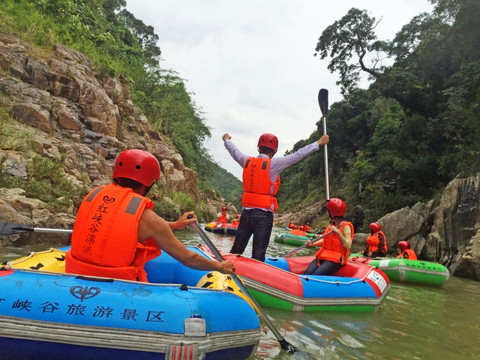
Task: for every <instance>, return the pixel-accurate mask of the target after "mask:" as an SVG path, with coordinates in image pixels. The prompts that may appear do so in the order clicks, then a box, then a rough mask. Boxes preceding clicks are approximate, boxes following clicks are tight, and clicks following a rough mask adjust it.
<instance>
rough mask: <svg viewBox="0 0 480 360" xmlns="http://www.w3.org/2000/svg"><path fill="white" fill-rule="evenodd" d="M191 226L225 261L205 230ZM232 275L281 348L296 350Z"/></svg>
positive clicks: (195, 225)
mask: <svg viewBox="0 0 480 360" xmlns="http://www.w3.org/2000/svg"><path fill="white" fill-rule="evenodd" d="M191 226H192V228H193V229H194V230H195V231H196V232H197V234H198V235H199V236H200V237H201V238H202V240H203V241H204V242H205V244H207V246H208V248H209V249H210V250H211V251H212V252H213V254H214V255H215V257H216V258H217V259H218V260H219V261H225V258H224V257H223V256H222V254H220V252H219V251H218V250H217V248H216V247H215V245H214V244H213V243H212V241H211V240H210V238H209V237H208V236H207V234H205V232H204V231H203V230H202V229H201V228H200V227H199V226H198V224H197V223H193V224H191ZM232 276H233V279H234V280H235V282H236V283H237V285H238V286H239V288H240V290H242V291H243V293H244V294H245V295H246V296H247V297H248V298H249V299H250V301H251V302H252V303H253V304H254V305H255V306H256V307H257V309H258V311H259V312H260V314H261V315H262V317H263V320H265V322H266V323H267V326H268V327H269V328H270V330H271V331H272V333H273V334H274V335H275V337H276V338H277V340H278V342H279V343H280V345H281V346H282V349H284V350H286V351H288V352H289V353H294V352H296V351H297V350H298V349H297V348H296V347H295V346H293V345H292V344H290V343H289V342H288V341H287V340H285V338H284V337H283V336H282V335H281V334H280V332H279V331H278V330H277V329H276V328H275V325H274V324H273V323H272V322H271V320H270V319H269V318H268V316H267V314H266V313H265V311H263V309H262V308H261V307H260V305H259V304H258V302H257V300H255V298H254V297H253V296H252V295H251V294H250V292H249V291H248V289H247V287H246V286H245V285H244V284H243V282H242V281H241V280H240V279H239V278H238V275H237V274H235V273H233V274H232Z"/></svg>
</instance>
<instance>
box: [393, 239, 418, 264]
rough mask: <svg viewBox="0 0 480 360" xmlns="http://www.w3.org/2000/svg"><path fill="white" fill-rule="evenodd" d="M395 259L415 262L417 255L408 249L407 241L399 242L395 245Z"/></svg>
mask: <svg viewBox="0 0 480 360" xmlns="http://www.w3.org/2000/svg"><path fill="white" fill-rule="evenodd" d="M397 253H398V256H397V259H400V258H404V259H410V260H417V254H415V251H413V249H411V248H410V243H409V242H408V241H400V242H399V243H398V244H397Z"/></svg>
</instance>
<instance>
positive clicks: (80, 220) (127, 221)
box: [65, 183, 161, 281]
mask: <svg viewBox="0 0 480 360" xmlns="http://www.w3.org/2000/svg"><path fill="white" fill-rule="evenodd" d="M145 208H148V209H153V202H152V201H151V200H149V199H147V198H146V197H143V196H140V195H138V194H135V193H134V192H133V191H132V189H129V188H124V187H121V186H118V185H115V184H113V183H112V184H110V185H107V186H100V187H97V188H95V189H94V190H92V191H91V192H90V193H89V194H88V195H87V196H86V197H85V199H84V200H83V202H82V205H81V206H80V209H79V211H78V214H77V217H76V219H75V224H74V227H73V234H72V246H71V249H70V250H69V251H67V254H66V262H65V271H66V272H68V273H74V274H82V275H93V276H103V277H113V278H118V279H127V280H139V281H147V276H146V273H145V270H144V265H145V263H146V262H147V261H149V260H151V259H153V258H154V257H156V256H158V255H160V253H161V251H160V249H159V248H158V247H157V246H156V244H155V242H154V241H153V240H152V239H149V240H147V241H145V242H144V243H143V244H140V243H139V242H138V237H137V230H138V222H139V220H140V217H141V215H142V213H143V211H144V209H145Z"/></svg>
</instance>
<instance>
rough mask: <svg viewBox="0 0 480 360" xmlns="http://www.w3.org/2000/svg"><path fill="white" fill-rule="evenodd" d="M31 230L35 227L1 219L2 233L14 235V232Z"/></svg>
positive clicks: (0, 229) (0, 230) (0, 227)
mask: <svg viewBox="0 0 480 360" xmlns="http://www.w3.org/2000/svg"><path fill="white" fill-rule="evenodd" d="M29 231H33V228H31V227H27V226H23V225H20V224H15V223H10V222H4V221H0V234H1V235H13V234H20V233H24V232H29Z"/></svg>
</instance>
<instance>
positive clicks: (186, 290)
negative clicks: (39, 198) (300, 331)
mask: <svg viewBox="0 0 480 360" xmlns="http://www.w3.org/2000/svg"><path fill="white" fill-rule="evenodd" d="M192 250H194V251H197V252H199V251H198V249H192ZM64 259H65V252H64V251H62V250H51V251H47V252H44V253H41V254H32V255H31V256H29V257H26V258H23V259H19V260H18V261H11V262H9V263H7V265H6V266H3V267H1V268H0V321H1V324H2V326H1V328H0V349H1V350H0V352H1V355H2V356H0V357H1V358H2V359H10V358H11V359H82V360H85V359H246V358H249V357H250V356H252V355H253V354H254V353H255V351H256V348H257V346H258V343H259V341H260V323H259V319H258V316H257V314H256V312H255V310H254V309H253V308H252V307H251V306H250V305H249V304H248V303H247V302H246V301H245V300H243V299H242V298H241V297H239V296H237V295H235V294H233V293H231V292H227V291H224V290H212V289H209V288H202V287H197V286H196V285H197V283H199V282H200V283H202V284H203V283H204V278H205V276H206V275H208V274H209V273H208V272H205V271H197V270H193V269H190V268H187V267H185V266H183V265H182V264H181V263H179V262H178V261H176V260H174V259H173V258H171V257H170V256H169V255H167V254H166V253H162V255H161V256H159V257H158V258H156V259H154V260H152V261H150V262H149V263H148V264H147V266H146V270H147V273H148V277H149V281H151V283H140V282H135V281H124V280H114V279H109V278H99V277H90V276H76V275H72V274H65V273H62V271H63V270H62V269H64ZM217 288H218V287H217ZM232 309H234V311H232Z"/></svg>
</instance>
